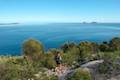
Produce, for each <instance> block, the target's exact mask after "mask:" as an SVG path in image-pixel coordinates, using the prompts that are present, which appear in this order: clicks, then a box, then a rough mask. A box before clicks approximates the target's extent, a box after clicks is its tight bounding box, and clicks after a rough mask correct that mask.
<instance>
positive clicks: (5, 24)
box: [0, 22, 20, 25]
mask: <svg viewBox="0 0 120 80" xmlns="http://www.w3.org/2000/svg"><path fill="white" fill-rule="evenodd" d="M13 24H20V23H17V22H15V23H0V25H13Z"/></svg>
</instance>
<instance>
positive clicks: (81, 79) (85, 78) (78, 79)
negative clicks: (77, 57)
mask: <svg viewBox="0 0 120 80" xmlns="http://www.w3.org/2000/svg"><path fill="white" fill-rule="evenodd" d="M67 80H92V78H91V75H90V72H89V71H87V70H84V69H77V70H76V72H75V73H74V74H73V75H72V76H70V77H69V78H68V79H67Z"/></svg>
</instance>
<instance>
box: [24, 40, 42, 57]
mask: <svg viewBox="0 0 120 80" xmlns="http://www.w3.org/2000/svg"><path fill="white" fill-rule="evenodd" d="M23 53H24V55H26V56H28V57H27V58H28V59H38V58H40V56H42V54H43V53H44V49H43V45H42V44H41V43H40V42H39V41H36V40H34V39H30V40H27V41H26V42H24V44H23Z"/></svg>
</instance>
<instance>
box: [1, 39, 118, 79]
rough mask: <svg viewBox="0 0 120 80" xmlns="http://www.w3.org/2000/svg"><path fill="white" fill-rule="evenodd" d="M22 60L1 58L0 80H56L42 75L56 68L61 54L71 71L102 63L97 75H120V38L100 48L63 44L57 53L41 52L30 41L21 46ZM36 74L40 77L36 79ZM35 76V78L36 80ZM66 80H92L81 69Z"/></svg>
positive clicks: (91, 45)
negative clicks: (83, 65)
mask: <svg viewBox="0 0 120 80" xmlns="http://www.w3.org/2000/svg"><path fill="white" fill-rule="evenodd" d="M22 50H23V51H22V52H23V55H22V56H1V57H0V79H1V80H28V79H30V80H32V79H33V80H57V78H56V76H55V75H51V76H48V75H47V74H46V73H45V72H46V71H48V70H53V71H54V68H55V67H56V63H55V61H54V55H55V54H56V52H58V51H59V52H60V53H61V56H62V59H63V64H66V65H67V66H69V67H71V68H76V67H80V65H82V64H84V63H87V62H90V61H94V60H100V59H103V60H104V62H103V63H102V64H100V65H99V66H98V69H97V70H98V72H99V73H100V74H105V75H114V74H116V73H119V71H120V67H119V66H120V38H119V37H115V38H113V39H112V40H110V41H109V42H106V41H104V42H103V43H101V44H98V43H95V42H87V41H85V42H80V43H74V42H71V43H65V44H63V45H62V46H61V47H60V48H58V49H50V50H48V51H44V47H43V45H42V43H41V42H39V41H37V40H35V39H29V40H27V41H25V42H24V43H23V46H22ZM38 74H39V75H38ZM36 75H37V77H36ZM69 80H92V79H91V75H90V73H88V72H84V71H83V70H81V69H78V70H76V73H75V74H74V75H73V76H71V77H69Z"/></svg>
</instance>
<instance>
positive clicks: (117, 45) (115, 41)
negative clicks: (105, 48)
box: [109, 37, 120, 51]
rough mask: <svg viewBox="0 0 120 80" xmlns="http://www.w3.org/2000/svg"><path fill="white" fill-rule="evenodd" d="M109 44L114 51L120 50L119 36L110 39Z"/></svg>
mask: <svg viewBox="0 0 120 80" xmlns="http://www.w3.org/2000/svg"><path fill="white" fill-rule="evenodd" d="M109 45H110V48H111V50H112V51H115V50H120V38H119V37H115V38H113V39H112V40H111V41H110V43H109Z"/></svg>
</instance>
